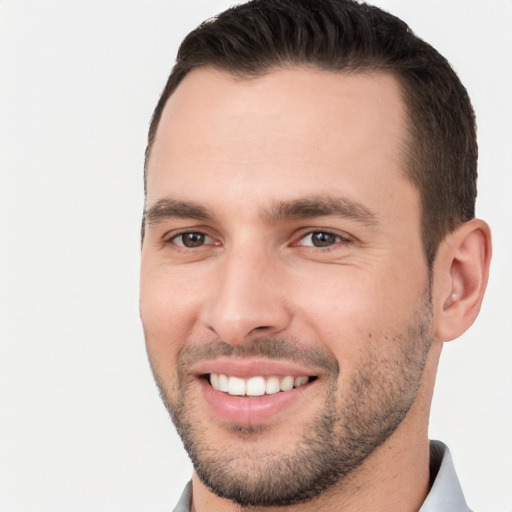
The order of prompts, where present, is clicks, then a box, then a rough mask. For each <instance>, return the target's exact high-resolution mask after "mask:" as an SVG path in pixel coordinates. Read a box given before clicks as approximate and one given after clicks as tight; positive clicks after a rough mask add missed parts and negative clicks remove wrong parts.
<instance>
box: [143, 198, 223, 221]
mask: <svg viewBox="0 0 512 512" xmlns="http://www.w3.org/2000/svg"><path fill="white" fill-rule="evenodd" d="M173 218H179V219H196V220H210V219H212V218H213V215H212V214H211V213H210V212H208V210H207V209H206V208H204V207H202V206H201V205H199V204H196V203H192V202H190V201H178V200H176V199H161V200H160V201H158V202H157V203H155V204H154V205H153V206H151V208H149V209H148V210H145V211H144V220H145V222H147V223H148V224H150V225H152V224H158V223H159V222H161V221H164V220H166V219H173Z"/></svg>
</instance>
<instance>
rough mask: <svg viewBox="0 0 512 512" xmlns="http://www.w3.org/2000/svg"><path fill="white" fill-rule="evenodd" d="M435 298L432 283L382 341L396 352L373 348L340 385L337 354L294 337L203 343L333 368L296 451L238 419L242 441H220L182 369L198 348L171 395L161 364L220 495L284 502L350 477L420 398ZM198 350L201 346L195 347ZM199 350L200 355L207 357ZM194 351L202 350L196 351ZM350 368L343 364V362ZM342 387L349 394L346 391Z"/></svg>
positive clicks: (203, 471)
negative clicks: (275, 446)
mask: <svg viewBox="0 0 512 512" xmlns="http://www.w3.org/2000/svg"><path fill="white" fill-rule="evenodd" d="M431 331H432V302H431V294H430V290H427V291H425V293H424V294H423V299H422V301H421V304H420V306H419V308H418V310H417V311H416V312H415V314H414V315H413V318H412V319H411V322H410V324H409V326H408V327H407V328H406V329H404V330H403V331H401V332H395V333H393V334H390V335H383V337H382V338H380V339H376V340H374V341H375V343H376V345H378V344H379V343H386V345H387V346H391V347H392V350H391V354H389V353H387V354H384V355H383V354H381V353H379V352H375V351H374V352H371V351H370V352H369V353H368V354H366V357H365V358H364V359H363V360H361V361H360V364H359V367H358V368H357V371H356V372H355V375H354V378H353V379H352V380H351V382H350V383H348V384H347V385H346V386H345V389H342V390H341V392H340V391H339V390H338V388H337V384H338V379H339V375H340V368H339V366H338V364H337V361H336V360H335V359H334V356H332V354H330V353H328V352H322V351H320V352H319V350H318V349H306V348H300V347H298V346H297V345H295V344H293V343H292V342H290V341H289V340H280V339H279V340H276V339H258V340H254V343H253V344H252V345H250V346H246V347H240V346H237V347H235V348H233V347H232V346H230V345H228V344H225V343H223V342H219V341H215V342H213V341H212V342H211V343H210V344H209V345H207V346H206V347H204V346H203V347H202V348H201V349H199V351H200V352H201V354H202V355H204V354H205V352H208V351H209V352H212V353H214V352H219V350H220V351H223V355H227V353H228V352H229V353H230V354H232V355H241V354H240V352H243V355H245V356H250V355H253V356H261V355H264V356H266V357H269V358H275V359H279V358H281V359H282V358H283V352H285V353H287V354H289V355H290V356H291V354H293V358H294V359H296V360H297V359H299V358H300V359H305V360H307V359H308V358H309V360H313V359H314V360H317V361H321V364H322V365H323V367H324V368H325V369H326V375H325V377H324V376H322V378H324V379H325V382H326V384H325V389H326V398H325V402H324V405H323V407H321V408H320V407H319V408H318V410H319V411H320V412H319V414H318V416H317V417H316V418H315V419H314V420H312V421H311V422H310V423H309V424H308V425H307V426H306V427H305V428H304V432H303V435H302V437H301V439H300V440H299V441H298V442H297V443H296V444H295V446H294V448H293V452H292V453H283V452H279V451H265V448H264V446H262V444H263V443H262V442H261V440H260V437H261V436H264V435H265V427H264V426H263V427H257V426H256V427H254V426H242V425H233V426H232V428H231V431H230V432H231V435H233V436H234V439H237V438H238V440H239V441H243V443H241V442H237V443H233V444H231V445H229V446H222V445H221V446H219V444H218V442H216V439H214V438H212V437H209V436H208V425H205V424H204V423H202V422H201V421H199V418H197V417H196V416H195V415H194V400H193V396H192V394H191V386H190V385H188V384H187V383H186V379H184V380H183V381H182V380H181V377H182V376H183V375H184V374H185V372H186V368H187V366H189V361H188V359H189V357H190V353H189V354H186V355H183V357H181V358H180V359H179V361H178V376H179V377H180V379H179V383H178V390H177V392H176V393H174V395H175V396H173V397H171V396H170V393H168V392H167V391H166V389H165V386H164V385H163V383H162V380H161V379H160V378H159V376H158V374H157V372H156V371H155V367H154V366H153V370H154V375H155V380H156V382H157V385H158V387H159V390H160V394H161V396H162V399H163V401H164V404H165V405H166V407H167V409H168V411H169V413H170V414H171V417H172V419H173V422H174V424H175V426H176V428H177V431H178V433H179V435H180V437H181V439H182V441H183V443H184V446H185V449H186V450H187V452H188V454H189V456H190V458H191V460H192V463H193V465H194V469H195V471H196V473H197V475H198V477H199V478H200V479H201V481H202V482H203V483H204V484H205V485H206V486H207V487H208V488H209V489H210V490H211V491H212V492H213V493H215V494H216V495H217V496H219V497H221V498H225V499H228V500H231V501H233V502H234V503H237V504H238V505H240V506H242V507H258V506H262V507H265V506H267V507H271V506H273V507H278V506H289V505H294V504H297V503H305V502H308V501H311V500H312V499H314V498H316V497H318V496H319V495H320V494H322V493H323V492H324V491H326V490H327V489H329V488H331V487H332V486H334V485H336V484H340V483H342V482H343V481H344V480H345V479H346V477H347V476H349V475H350V474H351V473H352V472H353V471H354V469H356V468H357V467H358V466H360V465H361V464H362V463H363V462H364V461H365V460H366V459H367V458H368V457H369V455H371V454H372V453H373V452H374V451H375V449H376V448H378V447H379V446H380V445H382V444H383V443H384V442H385V441H386V440H387V439H388V438H389V436H390V435H391V434H392V433H393V432H394V431H395V430H396V429H397V427H398V426H399V425H400V423H401V422H402V420H403V419H404V418H405V416H406V415H407V413H408V411H409V410H410V408H411V406H412V404H413V403H414V401H415V399H416V394H417V391H418V388H419V385H420V381H421V377H422V374H423V369H424V367H425V363H426V360H427V356H428V352H429V349H430V346H431V343H432V339H433V337H432V333H431ZM192 352H193V351H192ZM202 355H199V354H196V355H195V357H197V358H198V357H202ZM192 357H194V356H192ZM341 371H342V370H341ZM340 395H341V396H340Z"/></svg>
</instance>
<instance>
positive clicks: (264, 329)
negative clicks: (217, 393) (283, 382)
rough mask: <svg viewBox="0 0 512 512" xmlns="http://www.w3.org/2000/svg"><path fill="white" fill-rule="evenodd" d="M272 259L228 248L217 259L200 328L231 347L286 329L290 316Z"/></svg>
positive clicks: (262, 253)
mask: <svg viewBox="0 0 512 512" xmlns="http://www.w3.org/2000/svg"><path fill="white" fill-rule="evenodd" d="M276 259H277V258H272V257H271V256H270V255H269V254H267V252H266V251H265V250H262V249H261V248H258V249H251V248H250V247H245V248H243V249H240V250H237V249H236V248H232V250H230V251H229V252H228V253H226V254H225V255H224V256H223V257H221V261H220V262H219V264H218V266H217V268H216V270H217V271H218V272H216V275H215V278H214V280H213V282H214V285H213V286H212V293H211V295H210V297H209V298H208V300H207V303H206V304H205V305H204V308H203V314H202V316H203V322H204V325H205V326H206V327H207V328H208V329H209V330H210V331H212V332H214V333H215V334H216V336H218V337H219V338H220V339H222V340H223V341H225V342H227V343H231V344H243V343H245V342H247V341H248V340H250V339H251V338H255V337H261V336H271V335H276V334H278V333H280V332H283V331H284V330H286V329H287V327H288V326H289V325H290V323H291V319H292V314H291V311H290V308H289V305H288V301H287V298H286V290H285V286H284V285H283V276H282V269H280V268H279V263H278V262H277V261H276ZM280 270H281V271H280Z"/></svg>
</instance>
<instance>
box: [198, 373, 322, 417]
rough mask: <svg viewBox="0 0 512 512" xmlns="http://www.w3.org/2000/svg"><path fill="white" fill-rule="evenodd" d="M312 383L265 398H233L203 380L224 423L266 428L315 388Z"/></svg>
mask: <svg viewBox="0 0 512 512" xmlns="http://www.w3.org/2000/svg"><path fill="white" fill-rule="evenodd" d="M312 384H313V383H312V382H310V383H307V384H305V385H303V386H300V387H298V388H293V389H290V390H289V391H280V392H278V393H274V394H272V395H263V396H250V397H249V396H233V395H230V394H229V393H224V392H222V391H216V390H215V389H213V388H212V386H211V385H210V384H209V383H208V382H207V381H206V379H201V388H202V393H203V397H204V399H205V400H206V402H207V403H208V405H209V406H210V408H211V409H212V411H213V413H214V414H215V415H216V416H217V417H218V418H219V419H221V420H223V421H226V422H228V423H236V424H238V425H262V424H264V423H268V422H269V421H270V420H271V419H273V418H274V417H275V416H277V415H279V414H280V413H282V412H283V411H284V410H285V409H288V408H290V407H292V406H293V405H294V404H295V403H296V402H297V401H299V400H300V398H301V397H302V396H303V394H304V392H305V391H306V390H307V389H309V388H310V387H311V386H312Z"/></svg>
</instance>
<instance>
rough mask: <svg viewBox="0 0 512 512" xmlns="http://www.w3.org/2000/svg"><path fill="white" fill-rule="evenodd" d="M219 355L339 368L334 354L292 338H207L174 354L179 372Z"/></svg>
mask: <svg viewBox="0 0 512 512" xmlns="http://www.w3.org/2000/svg"><path fill="white" fill-rule="evenodd" d="M219 357H239V358H251V357H263V358H266V359H273V360H276V361H277V360H285V361H291V362H294V363H297V364H301V365H304V366H308V367H311V366H314V367H317V368H321V369H323V370H325V371H327V372H329V373H333V374H338V373H339V370H340V367H339V364H338V361H337V359H336V358H335V357H334V355H333V354H332V353H331V352H329V351H328V350H326V349H325V348H322V347H311V346H307V345H304V344H301V343H299V342H298V341H296V340H291V339H282V338H274V337H272V338H255V339H253V340H251V342H250V343H246V344H236V345H232V344H230V343H227V342H225V341H222V340H218V339H217V340H209V341H202V342H196V343H189V344H187V345H185V346H184V347H183V348H182V349H181V350H180V353H179V354H178V366H179V369H180V370H181V371H184V370H186V369H187V368H190V367H191V366H192V365H194V364H196V363H199V362H203V361H211V360H214V359H217V358H219Z"/></svg>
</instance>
